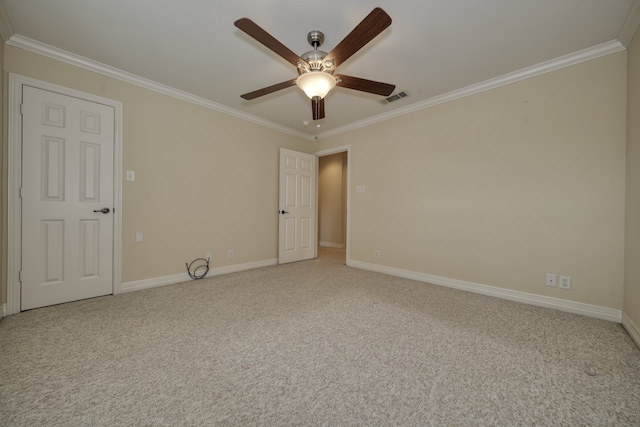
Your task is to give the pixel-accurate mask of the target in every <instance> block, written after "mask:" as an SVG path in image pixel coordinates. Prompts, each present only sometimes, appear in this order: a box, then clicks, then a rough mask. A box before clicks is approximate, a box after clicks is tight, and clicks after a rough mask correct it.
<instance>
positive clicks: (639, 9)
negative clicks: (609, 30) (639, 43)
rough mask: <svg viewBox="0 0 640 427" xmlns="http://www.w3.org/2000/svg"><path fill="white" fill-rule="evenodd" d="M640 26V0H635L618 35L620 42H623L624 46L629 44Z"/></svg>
mask: <svg viewBox="0 0 640 427" xmlns="http://www.w3.org/2000/svg"><path fill="white" fill-rule="evenodd" d="M638 27H640V0H635V1H634V2H633V4H632V5H631V9H630V10H629V13H628V14H627V19H625V20H624V25H623V26H622V29H621V30H620V34H619V35H618V40H620V43H622V44H623V45H624V47H627V46H629V43H631V39H633V36H634V35H635V34H636V31H637V30H638Z"/></svg>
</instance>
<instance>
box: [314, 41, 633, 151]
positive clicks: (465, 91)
mask: <svg viewBox="0 0 640 427" xmlns="http://www.w3.org/2000/svg"><path fill="white" fill-rule="evenodd" d="M624 49H625V47H624V46H623V45H622V43H620V42H619V41H618V40H612V41H610V42H606V43H602V44H599V45H596V46H593V47H590V48H587V49H584V50H580V51H578V52H574V53H571V54H569V55H565V56H561V57H560V58H556V59H552V60H550V61H546V62H542V63H540V64H537V65H534V66H532V67H528V68H523V69H522V70H518V71H514V72H512V73H509V74H505V75H502V76H500V77H496V78H493V79H489V80H485V81H484V82H480V83H476V84H473V85H470V86H466V87H463V88H461V89H457V90H454V91H451V92H448V93H445V94H442V95H438V96H434V97H432V98H429V99H426V100H424V101H421V102H416V103H415V104H411V105H407V106H406V107H402V108H396V109H395V110H392V111H389V112H388V113H382V114H378V115H376V116H373V117H369V118H367V119H364V120H359V121H357V122H353V123H350V124H348V125H345V126H341V127H339V128H336V129H332V130H328V131H326V132H322V133H320V134H318V135H317V139H323V138H328V137H330V136H334V135H338V134H340V133H344V132H348V131H351V130H355V129H359V128H362V127H365V126H369V125H371V124H374V123H378V122H382V121H384V120H389V119H392V118H395V117H399V116H404V115H405V114H410V113H414V112H416V111H420V110H424V109H426V108H431V107H434V106H436V105H440V104H444V103H445V102H450V101H455V100H456V99H460V98H464V97H467V96H471V95H475V94H477V93H480V92H485V91H487V90H491V89H495V88H498V87H500V86H505V85H508V84H511V83H515V82H518V81H520V80H525V79H528V78H531V77H535V76H539V75H541V74H545V73H549V72H551V71H556V70H559V69H561V68H565V67H570V66H572V65H575V64H579V63H581V62H585V61H589V60H592V59H596V58H599V57H601V56H605V55H610V54H612V53H615V52H620V51H621V50H624Z"/></svg>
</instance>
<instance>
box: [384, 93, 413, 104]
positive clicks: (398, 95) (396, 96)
mask: <svg viewBox="0 0 640 427" xmlns="http://www.w3.org/2000/svg"><path fill="white" fill-rule="evenodd" d="M407 96H409V92H407V91H406V90H403V91H402V92H398V93H395V94H393V95H391V96H389V97H387V98H385V99H383V100H382V101H380V102H381V103H382V104H388V103H390V102H393V101H397V100H399V99H402V98H406V97H407Z"/></svg>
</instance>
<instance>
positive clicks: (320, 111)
mask: <svg viewBox="0 0 640 427" xmlns="http://www.w3.org/2000/svg"><path fill="white" fill-rule="evenodd" d="M311 113H312V114H313V120H320V119H324V98H320V97H318V96H316V97H313V98H312V99H311Z"/></svg>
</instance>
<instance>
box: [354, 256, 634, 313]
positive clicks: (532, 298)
mask: <svg viewBox="0 0 640 427" xmlns="http://www.w3.org/2000/svg"><path fill="white" fill-rule="evenodd" d="M347 265H348V266H349V267H355V268H360V269H363V270H369V271H375V272H378V273H384V274H389V275H391V276H397V277H403V278H405V279H411V280H416V281H419V282H426V283H431V284H434V285H440V286H446V287H448V288H455V289H461V290H464V291H469V292H475V293H477V294H482V295H488V296H492V297H497V298H502V299H506V300H511V301H517V302H522V303H525V304H531V305H536V306H540V307H547V308H553V309H556V310H560V311H566V312H569V313H576V314H582V315H584V316H589V317H595V318H597V319H603V320H609V321H612V322H617V323H620V322H621V321H622V311H621V310H615V309H613V308H608V307H601V306H598V305H592V304H584V303H581V302H574V301H569V300H565V299H561V298H552V297H545V296H542V295H536V294H530V293H527V292H520V291H513V290H510V289H504V288H499V287H496V286H489V285H482V284H479V283H473V282H466V281H463V280H457V279H450V278H447V277H440V276H434V275H432V274H425V273H418V272H415V271H409V270H402V269H399V268H394V267H387V266H384V265H378V264H371V263H368V262H364V261H356V260H347Z"/></svg>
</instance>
